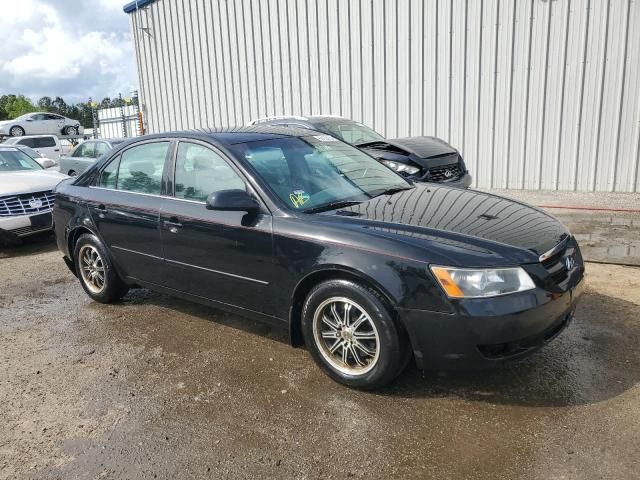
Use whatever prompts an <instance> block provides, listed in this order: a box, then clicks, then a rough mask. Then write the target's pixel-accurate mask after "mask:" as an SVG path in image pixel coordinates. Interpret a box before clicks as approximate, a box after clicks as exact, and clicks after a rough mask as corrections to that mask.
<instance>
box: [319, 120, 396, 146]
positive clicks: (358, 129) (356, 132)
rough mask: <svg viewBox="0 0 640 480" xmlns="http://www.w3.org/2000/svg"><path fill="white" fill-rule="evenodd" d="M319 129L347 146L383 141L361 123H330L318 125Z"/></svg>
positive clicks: (381, 137) (378, 135) (377, 134)
mask: <svg viewBox="0 0 640 480" xmlns="http://www.w3.org/2000/svg"><path fill="white" fill-rule="evenodd" d="M320 127H322V129H323V130H326V131H327V132H329V133H331V135H333V136H334V137H336V138H339V139H340V140H342V141H343V142H347V143H348V144H349V145H361V144H363V143H370V142H384V141H385V139H384V137H383V136H382V135H380V134H379V133H378V132H376V131H374V130H372V129H370V128H369V127H367V126H365V125H362V124H361V123H355V122H345V123H339V122H335V121H331V122H326V123H323V124H320Z"/></svg>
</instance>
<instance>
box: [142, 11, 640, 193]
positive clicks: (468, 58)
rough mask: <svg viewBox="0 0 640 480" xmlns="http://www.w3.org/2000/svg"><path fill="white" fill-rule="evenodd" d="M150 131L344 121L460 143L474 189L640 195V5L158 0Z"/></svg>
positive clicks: (152, 26)
mask: <svg viewBox="0 0 640 480" xmlns="http://www.w3.org/2000/svg"><path fill="white" fill-rule="evenodd" d="M131 21H132V26H133V36H134V41H135V44H136V53H137V61H138V71H139V75H140V90H141V100H142V106H143V112H144V115H145V118H146V121H147V127H148V131H149V132H158V131H165V130H174V129H185V128H192V127H202V126H224V125H237V124H245V123H247V122H248V121H249V120H251V119H253V118H255V117H260V116H266V115H275V114H284V113H292V114H319V113H332V114H338V115H344V116H347V117H350V118H353V119H355V120H358V121H361V122H363V123H365V124H367V125H369V126H371V127H373V128H375V129H376V130H378V131H379V132H380V133H382V134H383V135H386V136H388V137H400V136H407V135H435V136H438V137H441V138H444V139H445V140H447V141H449V142H450V143H451V144H452V145H454V146H455V147H457V148H459V149H460V150H461V151H462V153H463V155H464V158H465V160H466V162H467V165H468V166H469V169H470V170H471V172H472V174H473V176H474V178H475V182H476V183H475V185H476V186H480V187H489V188H491V187H493V188H529V189H539V188H542V189H560V190H583V191H591V190H600V191H614V190H615V191H626V192H633V191H640V172H639V170H640V169H639V168H638V165H639V160H640V156H639V150H640V94H639V86H640V0H467V1H464V0H183V1H176V0H157V1H156V2H153V3H151V4H150V5H149V6H147V7H145V8H142V9H140V10H138V11H135V12H133V13H132V14H131Z"/></svg>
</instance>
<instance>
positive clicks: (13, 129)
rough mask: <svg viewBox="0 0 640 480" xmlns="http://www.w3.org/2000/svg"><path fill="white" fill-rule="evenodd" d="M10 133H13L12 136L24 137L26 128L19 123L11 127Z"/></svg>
mask: <svg viewBox="0 0 640 480" xmlns="http://www.w3.org/2000/svg"><path fill="white" fill-rule="evenodd" d="M9 135H11V136H12V137H23V136H24V128H22V127H20V126H19V125H16V126H14V127H11V128H10V129H9Z"/></svg>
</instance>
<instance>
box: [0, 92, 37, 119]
mask: <svg viewBox="0 0 640 480" xmlns="http://www.w3.org/2000/svg"><path fill="white" fill-rule="evenodd" d="M35 110H36V107H35V106H34V105H33V103H31V100H29V99H28V98H27V97H25V96H24V95H18V96H15V95H13V98H10V99H9V100H8V101H7V104H6V106H5V111H6V112H7V117H8V118H9V119H13V118H16V117H19V116H20V115H24V114H25V113H29V112H34V111H35Z"/></svg>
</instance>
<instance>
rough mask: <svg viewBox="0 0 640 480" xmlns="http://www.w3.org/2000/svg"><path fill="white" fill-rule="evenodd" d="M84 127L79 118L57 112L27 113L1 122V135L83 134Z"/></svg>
mask: <svg viewBox="0 0 640 480" xmlns="http://www.w3.org/2000/svg"><path fill="white" fill-rule="evenodd" d="M83 132H84V128H83V127H82V125H80V122H78V120H73V119H72V118H67V117H63V116H62V115H58V114H56V113H48V112H34V113H27V114H25V115H22V116H20V117H18V118H15V119H13V120H6V121H3V122H0V135H4V136H10V137H22V136H24V135H42V134H51V135H81V134H82V133H83Z"/></svg>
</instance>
